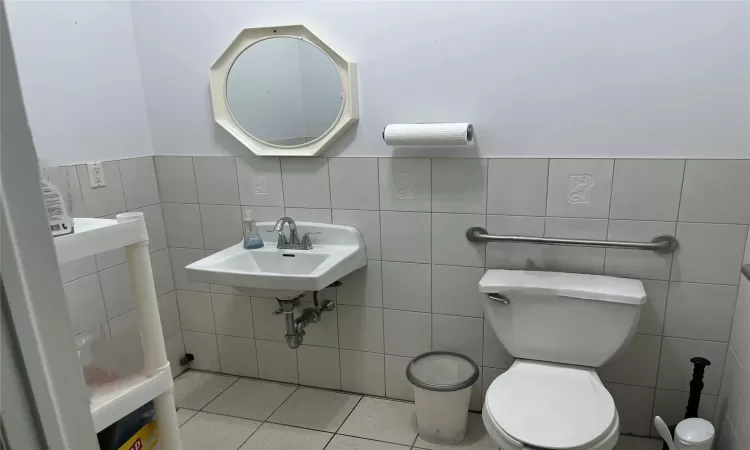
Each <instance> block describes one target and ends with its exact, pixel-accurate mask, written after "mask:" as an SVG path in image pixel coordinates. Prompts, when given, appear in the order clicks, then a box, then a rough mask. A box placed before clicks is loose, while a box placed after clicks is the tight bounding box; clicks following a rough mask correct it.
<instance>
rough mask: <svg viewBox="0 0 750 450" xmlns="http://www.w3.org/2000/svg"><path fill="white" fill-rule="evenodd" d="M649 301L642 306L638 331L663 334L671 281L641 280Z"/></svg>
mask: <svg viewBox="0 0 750 450" xmlns="http://www.w3.org/2000/svg"><path fill="white" fill-rule="evenodd" d="M641 281H642V283H643V287H644V289H645V290H646V296H647V297H648V301H647V302H646V303H645V304H644V305H643V306H642V307H641V318H640V319H639V320H638V329H637V331H636V332H637V333H641V334H655V335H661V334H662V331H663V330H664V314H665V311H666V308H667V291H668V290H669V282H667V281H658V280H641Z"/></svg>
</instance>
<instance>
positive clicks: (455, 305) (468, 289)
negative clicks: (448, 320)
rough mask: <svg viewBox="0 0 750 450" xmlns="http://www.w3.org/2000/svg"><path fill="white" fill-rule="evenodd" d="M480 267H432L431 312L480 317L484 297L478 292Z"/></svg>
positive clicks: (480, 277) (481, 274)
mask: <svg viewBox="0 0 750 450" xmlns="http://www.w3.org/2000/svg"><path fill="white" fill-rule="evenodd" d="M482 276H484V269H482V268H481V267H457V266H438V265H433V266H432V312H434V313H438V314H449V315H454V316H470V317H482V316H483V314H484V313H483V311H484V301H485V296H484V294H482V293H481V292H479V280H481V279H482Z"/></svg>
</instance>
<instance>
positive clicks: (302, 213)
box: [286, 208, 332, 244]
mask: <svg viewBox="0 0 750 450" xmlns="http://www.w3.org/2000/svg"><path fill="white" fill-rule="evenodd" d="M286 215H287V216H289V217H291V218H293V219H294V220H295V221H296V222H316V223H332V220H331V210H330V209H325V208H287V209H286ZM304 232H305V230H304V229H301V230H300V233H301V234H304ZM312 239H313V244H315V236H313V237H312Z"/></svg>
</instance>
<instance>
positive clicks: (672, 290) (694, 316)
mask: <svg viewBox="0 0 750 450" xmlns="http://www.w3.org/2000/svg"><path fill="white" fill-rule="evenodd" d="M736 300H737V286H724V285H719V284H697V283H671V284H670V285H669V297H668V299H667V313H666V319H665V321H664V335H665V336H674V337H681V338H688V339H703V340H708V341H722V342H727V341H728V340H729V333H730V332H731V330H732V316H733V315H734V306H735V303H736Z"/></svg>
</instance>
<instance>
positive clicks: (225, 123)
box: [210, 25, 359, 156]
mask: <svg viewBox="0 0 750 450" xmlns="http://www.w3.org/2000/svg"><path fill="white" fill-rule="evenodd" d="M281 36H283V37H294V38H298V39H302V40H304V41H306V42H308V43H310V44H312V45H314V46H316V47H318V48H320V49H321V50H322V51H323V52H325V53H326V54H327V55H328V56H329V57H330V58H331V60H332V61H333V62H334V64H335V65H336V68H337V69H338V72H339V75H340V76H341V81H342V83H341V84H342V87H343V95H344V99H343V100H344V101H343V105H342V108H341V114H340V115H339V117H338V119H336V121H335V122H334V123H333V125H331V127H330V128H329V129H328V130H327V131H326V132H325V133H324V134H323V135H322V136H320V137H318V138H317V139H314V140H312V141H310V142H307V143H305V144H300V145H294V146H287V147H284V146H279V145H274V144H272V143H269V142H265V141H263V140H260V139H258V138H256V137H254V136H253V135H251V134H250V133H248V132H247V131H245V130H244V129H243V128H242V127H241V126H240V125H239V124H238V123H237V122H236V121H235V120H234V116H233V115H232V113H231V112H230V110H229V103H228V102H227V77H228V76H229V70H230V69H231V68H232V64H234V61H235V60H236V59H237V57H239V56H240V55H241V54H242V52H244V51H245V50H246V49H247V48H248V47H250V46H251V45H253V44H255V43H257V42H260V41H262V40H265V39H268V38H270V37H281ZM210 85H211V103H212V104H213V110H214V119H215V120H216V123H218V124H219V125H221V126H222V127H223V128H224V129H225V130H227V131H228V132H229V133H230V134H231V135H232V136H234V137H235V138H236V139H237V140H238V141H240V142H241V143H242V144H244V145H245V147H247V148H248V149H250V151H251V152H253V153H255V154H256V155H260V156H315V155H317V154H319V153H320V152H322V151H323V150H324V149H325V148H326V147H327V146H328V145H329V144H330V143H331V142H333V141H334V140H335V139H336V138H338V137H339V136H341V134H343V133H344V131H346V130H347V129H348V128H349V127H351V126H352V125H353V124H354V122H356V121H357V119H359V102H358V99H357V66H356V64H355V63H353V62H351V61H349V60H347V59H346V58H344V57H343V56H342V55H341V54H339V53H338V52H336V51H335V50H333V49H332V48H331V47H329V46H328V45H327V44H326V43H325V42H323V41H322V40H320V39H319V38H318V37H317V36H315V34H313V33H312V32H311V31H310V30H308V29H307V28H305V27H304V26H303V25H285V26H279V27H264V28H245V29H244V30H242V31H241V32H240V34H238V35H237V37H236V38H234V41H232V43H231V44H229V47H227V49H226V50H224V52H223V53H222V54H221V56H219V58H218V59H217V60H216V62H215V63H214V64H213V65H212V66H211V72H210Z"/></svg>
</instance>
